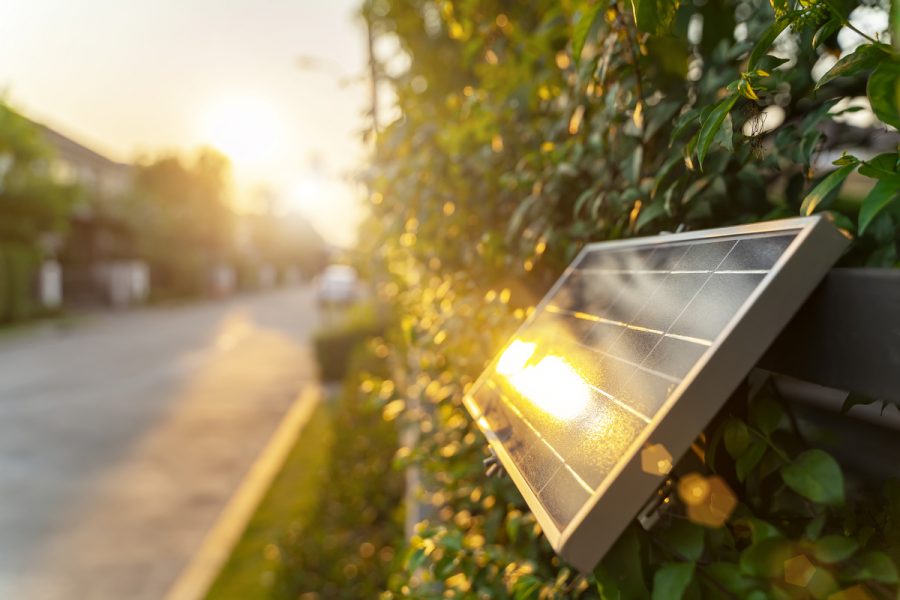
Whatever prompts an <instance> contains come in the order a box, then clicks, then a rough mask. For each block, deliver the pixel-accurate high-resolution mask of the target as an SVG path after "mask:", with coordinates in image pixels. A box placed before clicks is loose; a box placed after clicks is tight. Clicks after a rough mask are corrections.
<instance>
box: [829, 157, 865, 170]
mask: <svg viewBox="0 0 900 600" xmlns="http://www.w3.org/2000/svg"><path fill="white" fill-rule="evenodd" d="M831 164H833V165H835V166H838V167H844V166H846V165H858V164H859V159H858V158H856V157H855V156H852V155H850V154H844V155H843V156H841V157H840V158H839V159H837V160H836V161H834V162H832V163H831Z"/></svg>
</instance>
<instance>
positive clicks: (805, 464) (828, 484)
mask: <svg viewBox="0 0 900 600" xmlns="http://www.w3.org/2000/svg"><path fill="white" fill-rule="evenodd" d="M781 478H782V479H783V480H784V482H785V483H786V484H787V486H788V487H789V488H791V489H792V490H794V491H795V492H797V493H798V494H800V495H801V496H803V497H804V498H807V499H809V500H812V501H813V502H818V503H820V504H828V505H839V504H843V503H844V475H843V473H841V468H840V467H839V466H838V464H837V461H835V460H834V459H833V458H832V457H831V455H830V454H828V453H827V452H824V451H822V450H816V449H813V450H807V451H805V452H803V453H802V454H800V455H799V456H798V457H797V458H795V459H794V460H793V462H791V463H790V464H788V465H786V466H785V467H783V468H782V469H781Z"/></svg>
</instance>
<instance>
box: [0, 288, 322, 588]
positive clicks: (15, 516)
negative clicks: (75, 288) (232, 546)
mask: <svg viewBox="0 0 900 600" xmlns="http://www.w3.org/2000/svg"><path fill="white" fill-rule="evenodd" d="M315 324H316V313H315V308H314V302H313V299H312V294H311V292H310V291H309V290H308V289H294V290H286V291H277V292H271V293H267V294H259V295H252V296H244V297H241V298H237V299H231V300H225V301H217V302H208V303H200V304H193V305H188V306H181V307H175V308H171V307H170V308H157V309H142V310H137V311H131V312H123V313H117V314H111V315H105V316H96V317H91V318H88V319H86V320H85V321H84V322H82V323H80V324H77V325H75V326H71V327H69V328H66V329H56V330H48V329H41V330H37V331H34V332H29V333H28V334H26V335H18V336H12V337H11V336H5V337H3V338H0V598H4V599H5V598H28V599H35V600H43V599H48V600H55V599H62V598H66V599H70V598H91V599H106V598H110V599H116V600H118V599H122V598H129V599H142V598H147V599H156V598H160V597H161V596H163V595H164V594H165V592H166V591H167V590H168V588H169V586H171V585H172V583H173V582H174V581H175V579H176V577H177V576H178V574H179V572H180V571H181V569H182V568H183V567H184V566H185V565H186V564H187V563H188V561H189V560H190V557H191V555H192V553H193V552H194V551H195V550H196V549H197V548H199V546H200V544H201V542H202V540H203V537H204V535H205V534H206V532H207V531H208V530H209V529H210V528H211V527H212V525H213V523H214V522H215V520H216V517H217V516H218V514H219V512H220V511H221V510H222V508H224V506H225V504H226V503H227V501H228V498H229V497H230V495H231V494H232V492H233V491H234V490H235V488H236V487H237V486H238V484H239V482H240V481H241V479H242V477H243V476H244V474H245V473H246V471H247V469H248V468H249V467H250V465H251V464H252V462H253V460H254V458H255V457H256V455H257V454H258V453H259V452H260V451H261V450H262V448H263V447H264V445H265V443H266V441H267V438H268V437H269V435H270V434H271V433H272V432H273V431H274V429H275V427H276V426H277V424H278V421H279V419H280V417H281V416H282V415H283V414H284V413H285V412H286V411H287V409H288V407H289V406H290V404H291V402H292V401H293V400H294V399H295V398H297V397H298V395H299V393H300V391H301V390H302V388H303V387H304V385H305V384H307V383H309V382H310V380H311V379H312V378H313V377H314V367H313V359H312V356H311V353H310V349H309V346H308V343H307V342H308V339H309V334H310V333H311V330H312V329H313V327H314V326H315Z"/></svg>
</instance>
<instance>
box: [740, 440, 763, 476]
mask: <svg viewBox="0 0 900 600" xmlns="http://www.w3.org/2000/svg"><path fill="white" fill-rule="evenodd" d="M765 453H766V445H765V444H764V443H763V442H761V441H759V440H754V441H753V442H751V444H750V448H748V449H747V451H746V452H744V454H742V455H741V457H740V458H739V459H737V462H735V464H734V470H735V473H737V478H738V480H739V481H744V480H745V479H747V475H749V474H750V471H752V470H753V469H754V467H756V465H758V464H759V461H760V460H762V457H763V455H764V454H765Z"/></svg>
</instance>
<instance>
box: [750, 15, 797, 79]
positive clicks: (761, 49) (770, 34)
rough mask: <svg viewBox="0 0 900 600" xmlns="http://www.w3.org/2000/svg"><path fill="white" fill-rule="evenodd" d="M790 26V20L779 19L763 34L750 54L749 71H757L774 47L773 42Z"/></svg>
mask: <svg viewBox="0 0 900 600" xmlns="http://www.w3.org/2000/svg"><path fill="white" fill-rule="evenodd" d="M789 24H790V19H784V18H783V19H778V20H776V21H775V22H774V23H772V24H771V25H769V28H768V29H766V31H765V32H764V33H763V34H762V37H761V38H759V41H758V42H756V46H754V47H753V51H752V52H750V58H749V59H748V61H747V70H748V71H753V70H755V69H756V66H757V65H758V64H759V60H760V59H761V58H762V57H763V56H764V55H765V53H766V51H767V50H768V49H769V48H771V47H772V42H774V41H775V38H777V37H778V36H779V35H780V34H781V32H782V31H784V28H785V27H787V26H788V25H789Z"/></svg>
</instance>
